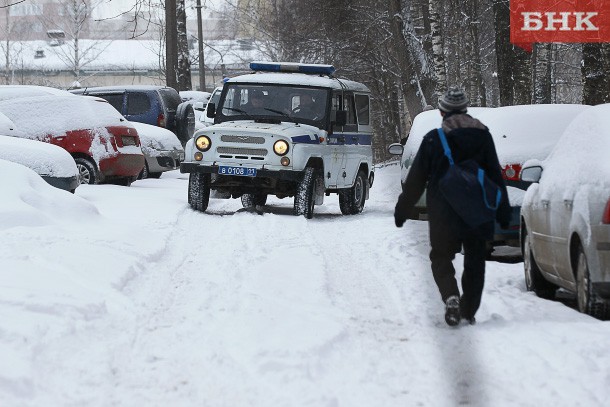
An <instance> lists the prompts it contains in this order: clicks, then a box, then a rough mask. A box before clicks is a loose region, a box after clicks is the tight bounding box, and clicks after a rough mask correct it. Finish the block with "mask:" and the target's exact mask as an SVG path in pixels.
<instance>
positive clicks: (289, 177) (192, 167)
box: [180, 162, 303, 182]
mask: <svg viewBox="0 0 610 407" xmlns="http://www.w3.org/2000/svg"><path fill="white" fill-rule="evenodd" d="M180 172H181V173H183V174H185V173H191V172H199V173H202V174H218V165H200V164H197V163H192V162H188V163H181V164H180ZM223 177H231V178H234V179H235V178H237V179H239V178H242V179H244V180H247V179H252V178H274V179H277V180H280V181H295V182H296V181H300V180H301V179H302V178H303V171H294V170H279V171H275V170H267V169H264V168H260V169H257V170H256V177H241V176H235V175H223Z"/></svg>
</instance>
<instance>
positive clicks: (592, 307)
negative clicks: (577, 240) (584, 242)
mask: <svg viewBox="0 0 610 407" xmlns="http://www.w3.org/2000/svg"><path fill="white" fill-rule="evenodd" d="M576 298H577V300H578V310H579V311H580V312H582V313H585V314H588V315H591V316H592V317H594V318H603V317H604V314H605V306H604V305H605V304H604V302H603V300H601V299H599V298H597V295H596V294H595V292H594V291H593V285H592V283H591V277H590V274H589V265H588V263H587V257H586V256H585V251H584V249H583V248H582V246H579V247H578V254H577V263H576Z"/></svg>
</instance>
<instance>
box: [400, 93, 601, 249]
mask: <svg viewBox="0 0 610 407" xmlns="http://www.w3.org/2000/svg"><path fill="white" fill-rule="evenodd" d="M589 107H590V106H586V105H570V104H563V105H522V106H503V107H496V108H485V107H471V108H468V114H470V115H471V116H472V117H475V118H477V119H479V120H481V122H482V123H483V124H484V125H486V126H487V127H488V128H489V131H490V132H491V135H492V137H493V139H494V144H495V146H496V152H497V154H498V159H499V161H500V165H501V166H502V176H503V177H504V180H505V181H506V185H507V191H508V198H509V201H510V204H511V206H512V218H511V223H510V226H509V228H508V229H502V228H501V227H500V225H496V231H495V234H494V239H493V242H492V245H494V246H499V245H508V246H514V247H518V246H519V213H520V209H521V202H522V201H523V196H524V195H525V190H526V189H527V187H528V186H529V185H530V183H528V182H524V181H522V180H521V179H520V177H519V175H520V173H521V167H522V165H523V163H524V162H526V161H527V160H529V159H544V158H546V156H547V155H548V154H549V153H550V151H551V149H552V148H553V146H554V145H555V143H557V140H558V139H559V137H560V136H561V134H562V133H563V131H564V130H565V128H566V127H567V126H568V125H569V123H570V122H571V121H572V119H574V118H575V117H576V116H577V115H578V114H579V113H581V112H582V111H583V110H585V109H588V108H589ZM441 123H442V116H441V114H440V111H439V110H438V109H435V110H429V111H425V112H422V113H420V114H418V115H417V116H416V117H415V120H414V121H413V125H412V127H411V131H410V132H409V137H408V138H407V140H406V143H405V144H404V147H403V146H401V145H400V144H398V143H396V144H392V145H391V146H390V147H389V149H390V150H391V151H390V152H392V153H393V154H396V153H397V154H398V155H401V159H400V166H401V181H404V180H405V179H406V177H407V174H408V172H409V169H410V166H411V163H412V162H413V159H414V158H415V154H416V153H417V150H418V149H419V146H420V144H421V142H422V140H423V138H424V136H425V135H426V133H428V132H429V131H430V130H432V129H435V128H438V127H440V126H441ZM416 209H417V210H418V212H419V213H420V219H426V216H427V215H426V212H427V210H426V196H425V194H424V195H423V196H422V197H421V199H420V200H419V201H418V203H417V204H416Z"/></svg>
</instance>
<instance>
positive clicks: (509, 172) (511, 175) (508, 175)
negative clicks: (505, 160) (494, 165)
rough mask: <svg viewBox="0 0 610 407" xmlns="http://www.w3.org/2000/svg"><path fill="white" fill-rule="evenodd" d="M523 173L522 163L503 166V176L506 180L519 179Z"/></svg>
mask: <svg viewBox="0 0 610 407" xmlns="http://www.w3.org/2000/svg"><path fill="white" fill-rule="evenodd" d="M519 175H521V164H508V165H507V166H505V167H504V168H502V177H503V178H504V179H505V180H511V181H519Z"/></svg>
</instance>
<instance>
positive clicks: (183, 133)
mask: <svg viewBox="0 0 610 407" xmlns="http://www.w3.org/2000/svg"><path fill="white" fill-rule="evenodd" d="M194 132H195V111H194V110H193V106H192V105H191V104H190V103H186V102H183V103H180V104H179V105H178V107H177V108H176V136H178V139H179V140H180V142H181V143H182V146H184V145H185V144H186V142H187V141H189V139H190V138H191V137H192V136H193V133H194Z"/></svg>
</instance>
